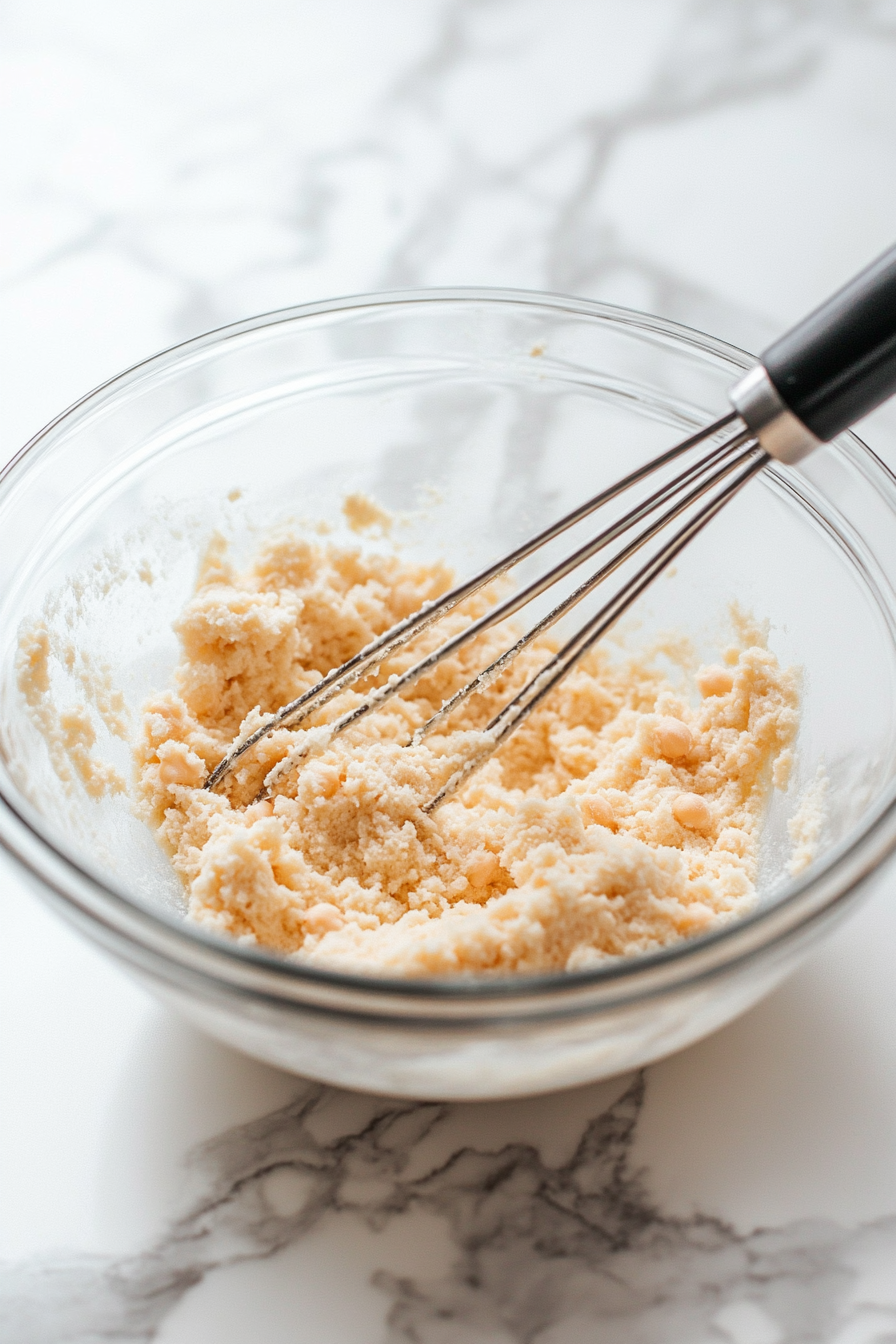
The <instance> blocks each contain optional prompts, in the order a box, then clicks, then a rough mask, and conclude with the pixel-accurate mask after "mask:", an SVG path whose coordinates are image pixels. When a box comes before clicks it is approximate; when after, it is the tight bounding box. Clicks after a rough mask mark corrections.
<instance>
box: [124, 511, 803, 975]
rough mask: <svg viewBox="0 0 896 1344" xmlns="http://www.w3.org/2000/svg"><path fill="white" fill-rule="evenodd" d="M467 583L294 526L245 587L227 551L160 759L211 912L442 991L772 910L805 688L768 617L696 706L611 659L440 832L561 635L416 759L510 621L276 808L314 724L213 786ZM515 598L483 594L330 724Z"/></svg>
mask: <svg viewBox="0 0 896 1344" xmlns="http://www.w3.org/2000/svg"><path fill="white" fill-rule="evenodd" d="M450 582H451V575H450V573H449V571H448V570H447V569H446V567H445V566H443V565H440V564H433V565H430V566H419V565H414V564H410V563H407V562H405V561H402V560H400V559H398V558H396V557H394V556H387V555H369V554H363V553H362V552H361V551H359V550H347V549H338V548H336V547H334V546H332V545H324V544H320V545H318V544H313V543H311V542H309V541H307V540H304V539H297V538H295V537H292V536H280V537H276V538H273V539H270V540H269V541H268V542H267V543H266V544H265V545H264V546H263V548H262V549H261V551H260V552H259V554H258V555H257V557H256V559H255V561H254V563H253V564H252V565H251V566H250V567H249V568H248V569H247V570H246V571H245V572H243V573H235V572H234V571H233V570H232V569H231V567H230V565H229V563H228V560H227V554H226V549H225V547H224V545H223V543H216V544H215V545H213V546H212V548H211V550H210V553H209V555H208V557H207V559H206V562H205V564H204V567H203V570H202V573H201V575H200V578H199V582H198V586H197V589H196V593H195V595H194V597H193V598H192V600H191V601H190V602H189V603H188V605H187V607H186V609H185V610H184V612H183V614H182V615H181V616H180V618H179V620H178V622H177V625H176V629H177V632H178V635H179V637H180V640H181V643H182V646H183V662H182V663H181V665H180V667H179V668H178V670H177V673H176V676H175V685H174V688H173V689H171V690H168V691H165V692H162V693H161V694H159V695H157V696H156V697H155V698H154V699H153V700H152V702H151V703H150V704H149V705H148V706H147V707H146V713H145V718H144V732H143V740H142V742H141V744H140V746H139V748H138V752H137V766H138V780H139V782H138V795H139V805H140V807H141V808H142V811H143V815H144V816H145V817H146V819H147V820H148V821H149V822H150V823H151V824H152V825H153V826H154V827H155V828H157V831H158V834H159V837H160V839H161V841H162V842H163V844H164V845H165V846H166V848H167V850H168V852H169V853H170V854H171V857H172V861H173V863H174V866H175V868H176V870H177V872H178V873H179V874H180V876H181V877H182V879H183V882H184V885H185V888H186V891H187V893H188V900H189V914H190V917H191V918H192V919H194V920H196V921H197V922H198V923H199V924H201V925H203V926H205V927H206V928H209V929H213V930H217V931H219V932H222V933H226V934H229V935H232V936H234V937H236V938H238V939H241V940H245V941H248V942H251V943H258V944H260V945H262V946H264V947H267V948H272V949H276V950H277V951H278V952H281V953H284V954H288V955H292V956H294V957H296V958H298V959H301V960H303V961H306V962H311V963H313V964H319V965H325V966H330V967H341V968H344V969H351V970H355V971H359V972H364V973H381V974H399V975H417V976H419V975H444V974H454V973H482V972H544V971H550V970H560V969H563V968H569V969H576V968H580V967H585V966H589V965H592V964H594V963H597V962H600V961H602V960H604V959H605V958H609V957H619V956H630V955H633V954H636V953H642V952H647V951H649V950H652V949H656V948H659V947H662V946H664V945H666V944H668V943H671V942H674V941H676V940H678V939H681V938H685V937H687V936H689V935H692V934H695V933H698V932H700V931H703V930H705V929H707V928H708V927H709V926H711V925H713V924H715V923H717V922H719V921H721V920H727V919H731V918H733V917H737V916H739V915H741V914H743V913H744V912H745V911H747V910H748V909H749V908H750V907H751V906H752V904H753V903H754V900H755V889H754V885H753V881H754V875H755V867H756V860H757V847H758V837H759V831H760V826H761V821H762V814H763V809H764V806H765V803H766V799H767V793H768V790H769V788H770V787H771V775H772V767H773V765H774V763H775V761H776V759H778V758H780V757H781V756H782V755H783V754H784V753H786V752H787V751H789V749H790V747H791V745H792V743H793V740H794V737H795V733H796V727H797V707H798V678H797V675H796V673H795V672H794V671H792V670H790V671H788V670H783V669H782V668H781V667H779V665H778V663H777V661H776V659H775V657H774V655H773V654H772V653H771V652H769V650H768V649H767V648H766V647H765V646H764V639H763V637H762V634H761V632H760V631H758V630H757V629H756V628H755V627H751V626H750V625H749V623H748V622H745V621H742V622H741V629H740V634H739V641H738V643H737V644H736V645H733V646H732V647H731V648H729V649H727V650H726V651H725V652H724V655H723V660H722V665H719V666H715V665H714V666H712V667H709V668H703V669H700V670H699V671H698V672H697V675H696V682H694V680H693V677H692V678H691V686H692V687H693V690H692V691H689V690H688V689H685V690H681V689H676V688H675V687H674V686H673V685H672V683H671V682H670V680H669V679H668V678H667V677H666V676H665V675H664V674H663V673H662V672H661V670H659V668H658V666H657V665H656V661H655V660H651V658H650V657H648V656H646V655H643V654H642V655H640V656H623V655H621V654H620V652H619V650H618V649H616V650H611V651H608V650H606V649H603V648H598V649H597V650H596V651H595V652H593V653H592V654H591V655H590V656H589V657H588V658H587V659H585V660H584V661H583V662H582V663H581V664H580V665H579V666H578V667H577V668H576V669H575V670H574V671H573V672H572V673H571V674H570V675H569V676H568V677H567V679H566V680H565V681H564V682H563V684H562V686H561V687H559V688H558V689H557V690H556V691H555V692H554V693H553V694H552V695H551V696H550V697H549V698H548V699H547V700H546V702H545V704H544V705H543V706H542V707H541V708H540V709H539V710H538V711H536V712H535V713H534V714H533V715H532V716H531V717H530V718H529V719H528V720H527V721H526V723H525V724H524V725H523V726H522V727H521V728H520V729H519V730H518V731H517V732H516V733H515V734H514V735H513V736H512V737H511V738H510V739H509V740H508V741H507V742H506V743H505V744H504V745H503V747H502V748H501V750H500V751H499V752H498V753H497V754H496V755H495V756H494V757H492V759H491V760H490V761H489V763H488V764H487V765H486V766H485V767H484V768H483V769H482V770H481V771H479V772H478V773H477V774H475V775H473V776H472V777H471V779H470V780H469V781H468V782H467V783H466V784H465V785H464V787H463V788H462V790H461V791H460V792H459V793H458V794H457V795H455V797H454V798H453V799H451V800H450V801H449V802H447V803H445V804H444V805H443V806H442V807H441V808H440V809H438V810H437V811H436V812H435V813H434V814H433V815H432V816H431V817H430V816H427V815H426V814H425V813H424V812H423V810H422V808H423V805H424V804H425V803H426V802H427V801H428V800H429V799H430V798H432V797H433V795H434V794H435V793H436V792H437V791H438V789H439V787H440V786H441V784H442V783H444V781H445V780H446V779H447V778H448V776H449V775H450V774H451V773H452V772H453V770H454V769H456V768H457V766H458V765H460V764H461V763H462V762H463V761H464V760H465V759H467V757H468V756H469V754H470V752H471V751H472V750H473V749H474V748H475V747H476V745H477V744H478V743H479V742H481V740H482V739H481V736H480V733H481V729H482V727H483V726H484V725H485V723H487V721H488V720H489V718H491V716H492V715H493V714H494V713H495V712H496V711H497V709H498V708H499V707H500V706H501V705H502V704H503V703H504V702H505V701H506V700H507V698H508V697H509V696H510V695H512V694H513V693H514V691H515V689H517V688H518V687H519V686H520V685H521V684H522V682H523V680H524V678H528V677H530V676H531V675H533V673H534V672H535V671H536V670H537V669H538V668H539V667H540V666H541V665H542V664H543V663H544V661H545V659H546V657H547V656H548V654H549V653H550V652H551V651H552V650H553V649H554V648H555V647H556V645H555V644H553V643H552V642H551V640H550V639H549V638H545V639H542V640H541V641H540V642H539V643H537V644H535V645H533V646H531V647H530V648H529V649H528V650H526V651H525V652H524V653H523V654H522V655H521V656H520V657H519V658H518V660H517V661H516V663H515V664H514V665H513V667H512V669H511V670H510V671H508V672H507V673H505V674H504V675H503V676H502V677H501V679H500V680H498V681H496V682H495V683H493V684H492V685H491V686H489V687H488V688H487V689H486V690H484V691H483V692H482V693H480V694H477V695H475V696H473V697H471V698H470V699H469V700H468V701H467V702H466V703H465V704H464V705H463V706H462V707H461V708H460V709H459V710H458V711H457V712H456V713H455V714H454V715H453V716H452V717H451V718H450V719H449V720H448V722H447V724H445V725H443V731H441V732H439V733H434V734H432V735H431V736H430V737H428V738H427V739H425V741H424V742H423V743H421V744H420V745H418V746H413V747H410V746H407V745H406V743H407V742H408V740H409V738H410V737H411V735H412V733H413V731H414V729H415V728H417V727H418V726H419V725H420V724H421V723H423V722H424V721H425V720H426V719H427V718H428V717H429V716H430V714H432V713H433V712H434V711H435V710H436V709H438V707H439V706H440V705H441V704H442V702H443V701H444V700H445V699H446V698H447V697H448V696H449V695H451V694H452V693H453V691H455V690H456V689H457V688H458V687H459V686H460V685H461V684H462V683H464V682H466V681H467V680H469V679H470V677H471V676H472V675H474V674H475V673H476V672H477V671H479V670H480V669H481V668H482V667H484V666H485V665H487V663H488V662H490V661H491V659H492V658H493V657H494V656H496V654H497V653H498V652H499V651H500V650H501V649H503V648H506V647H507V643H508V632H507V630H506V629H504V630H501V629H497V630H494V631H490V632H487V633H486V634H484V635H482V636H480V637H479V638H478V639H477V640H476V641H475V642H474V643H472V644H471V645H468V646H467V647H466V648H464V649H463V650H462V651H461V652H460V653H459V654H457V655H456V656H455V657H453V658H452V659H451V660H450V661H448V662H446V663H443V664H442V665H441V666H439V667H438V668H437V669H436V670H434V671H433V672H432V673H431V674H430V675H428V676H427V677H426V678H425V679H423V680H421V681H419V682H418V683H417V684H416V685H415V686H414V687H413V688H411V690H410V691H409V692H408V693H407V694H406V695H405V696H403V697H401V698H396V699H394V700H392V701H391V702H389V703H388V704H387V705H385V706H384V707H382V708H381V709H379V710H378V711H377V712H376V713H374V714H372V715H370V716H369V717H368V718H367V719H365V720H363V721H362V723H360V724H359V725H357V726H356V727H355V728H353V729H352V730H350V731H349V732H348V733H347V734H345V735H344V736H343V737H341V738H337V739H336V740H334V741H333V743H332V744H331V745H330V746H329V747H328V748H326V749H325V750H323V751H322V752H320V753H319V754H317V755H316V756H314V757H313V758H311V759H309V760H308V761H307V762H305V763H304V764H303V765H302V766H301V767H300V768H299V769H298V770H294V771H293V772H292V773H291V774H289V775H287V777H286V778H285V779H284V780H283V781H282V782H281V784H280V785H278V792H277V796H276V798H275V799H274V800H273V801H266V802H262V803H255V804H253V803H252V801H251V800H252V798H253V797H254V795H255V794H256V792H257V790H258V788H259V786H260V784H261V781H262V780H263V778H264V776H265V774H266V773H267V772H268V771H269V770H270V769H271V767H272V766H273V765H274V764H275V763H276V762H277V761H278V760H280V759H281V758H282V757H283V756H284V755H285V754H286V752H287V751H288V750H290V749H291V748H293V747H295V746H296V744H297V742H298V741H299V739H300V735H301V733H302V732H303V731H304V730H303V729H298V730H295V731H289V730H283V729H281V730H278V731H277V732H275V733H274V734H272V735H271V737H269V738H267V739H265V740H264V741H263V742H262V743H261V744H260V745H259V747H257V748H256V749H254V750H253V751H252V752H250V753H247V757H245V758H244V761H243V763H242V764H241V768H240V769H238V770H237V771H236V772H235V773H234V774H233V775H232V776H231V777H229V778H228V779H227V781H226V782H225V784H224V785H223V786H222V788H221V791H220V792H219V793H210V792H207V791H205V790H204V789H203V788H202V787H201V786H202V784H203V782H204V780H205V779H206V777H207V775H208V773H209V771H210V770H211V769H212V768H213V767H214V766H215V765H216V764H217V762H218V761H219V760H220V758H221V757H222V755H223V754H224V752H225V750H226V749H227V747H228V745H229V744H230V742H231V740H232V739H233V738H234V737H236V736H237V735H238V734H245V733H248V732H249V731H251V730H252V729H253V727H255V726H256V725H257V724H258V723H259V722H261V718H262V716H264V715H267V714H268V713H271V712H272V711H275V710H276V709H278V708H279V707H280V706H281V705H283V704H285V703H287V702H288V701H290V700H292V699H294V698H295V697H296V696H298V695H299V694H300V693H301V692H302V691H303V690H305V689H306V688H307V687H309V686H311V685H312V684H313V683H314V682H315V681H317V680H318V679H319V678H320V676H322V675H323V674H325V673H326V672H327V671H329V670H330V668H332V667H334V666H336V665H338V664H339V663H341V662H343V661H345V660H346V659H347V658H348V657H349V656H351V654H353V653H355V652H356V651H357V650H358V649H360V648H361V647H363V646H364V645H365V644H367V643H368V642H369V641H370V640H371V639H373V638H374V637H375V636H376V635H378V634H380V633H381V632H382V631H384V630H386V629H388V628H389V627H390V626H391V625H392V624H394V622H395V621H397V620H399V619H400V618H401V617H403V616H406V615H408V614H409V613H410V612H412V611H414V610H415V609H416V608H417V607H419V606H420V604H421V603H422V602H424V601H427V600H430V599H432V598H434V597H436V596H438V595H439V594H440V593H441V592H443V591H445V589H446V588H447V587H448V586H449V584H450ZM494 600H495V593H494V591H492V592H491V593H480V594H478V595H477V596H475V597H474V598H472V599H470V600H468V602H467V603H465V604H464V607H463V609H460V608H459V609H457V610H456V611H455V612H453V613H451V614H450V615H449V616H448V617H447V618H446V619H445V620H443V621H442V622H441V623H440V624H439V625H438V627H436V628H435V629H434V630H432V631H429V632H426V633H425V634H424V635H422V636H420V637H418V639H417V640H416V641H414V643H413V644H411V645H409V646H407V647H406V648H405V649H403V650H401V651H400V652H399V653H398V654H396V655H395V656H394V657H393V658H392V659H391V660H390V661H389V662H388V663H387V664H386V665H385V666H384V667H383V668H382V669H381V671H380V673H379V674H378V676H377V678H376V679H375V681H374V682H368V683H360V684H359V685H358V686H357V687H354V688H352V689H351V690H350V691H347V692H345V693H344V694H343V695H342V696H341V697H340V699H339V700H338V701H334V702H332V704H331V705H329V706H327V707H326V709H324V710H323V711H321V716H320V720H312V721H311V722H312V724H314V723H317V722H319V721H320V722H324V721H326V720H328V719H330V718H333V717H335V716H336V714H337V713H341V712H344V710H345V709H346V708H348V707H350V706H351V705H353V704H355V703H357V702H358V701H359V700H360V699H361V697H362V695H363V694H365V693H366V692H367V691H369V689H370V686H371V685H372V684H382V682H383V681H384V680H385V679H386V677H388V676H389V675H391V674H394V673H400V672H402V671H403V670H404V669H405V668H406V667H408V666H410V665H411V663H412V662H414V661H416V660H417V659H418V658H419V657H420V656H421V653H422V652H423V651H425V650H427V649H429V648H432V647H435V645H436V644H437V643H440V642H441V641H442V640H443V639H444V638H446V637H447V635H448V634H450V633H451V632H452V631H455V630H458V629H460V628H462V626H463V625H465V624H466V623H467V622H468V621H469V619H470V617H471V616H475V615H477V614H479V613H481V612H482V611H484V610H485V609H486V607H487V606H488V604H489V603H490V602H493V601H494ZM698 687H699V688H700V690H698V689H697V688H698ZM701 691H702V698H701Z"/></svg>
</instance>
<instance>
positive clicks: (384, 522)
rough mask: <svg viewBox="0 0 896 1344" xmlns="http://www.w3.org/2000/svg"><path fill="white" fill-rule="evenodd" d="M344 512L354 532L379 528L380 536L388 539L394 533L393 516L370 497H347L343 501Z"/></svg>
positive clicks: (356, 495)
mask: <svg viewBox="0 0 896 1344" xmlns="http://www.w3.org/2000/svg"><path fill="white" fill-rule="evenodd" d="M342 512H343V515H344V517H345V521H346V522H347V523H348V525H349V527H350V528H351V530H352V531H353V532H368V531H370V530H371V528H377V529H378V530H379V533H380V536H383V537H386V536H388V535H389V533H390V532H391V531H392V524H393V522H394V519H393V517H392V514H391V513H388V512H387V510H386V509H383V508H381V507H380V505H379V504H377V503H376V502H375V501H374V500H372V499H370V497H369V496H368V495H363V494H360V493H356V494H353V495H346V497H345V499H344V500H343V501H342Z"/></svg>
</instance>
